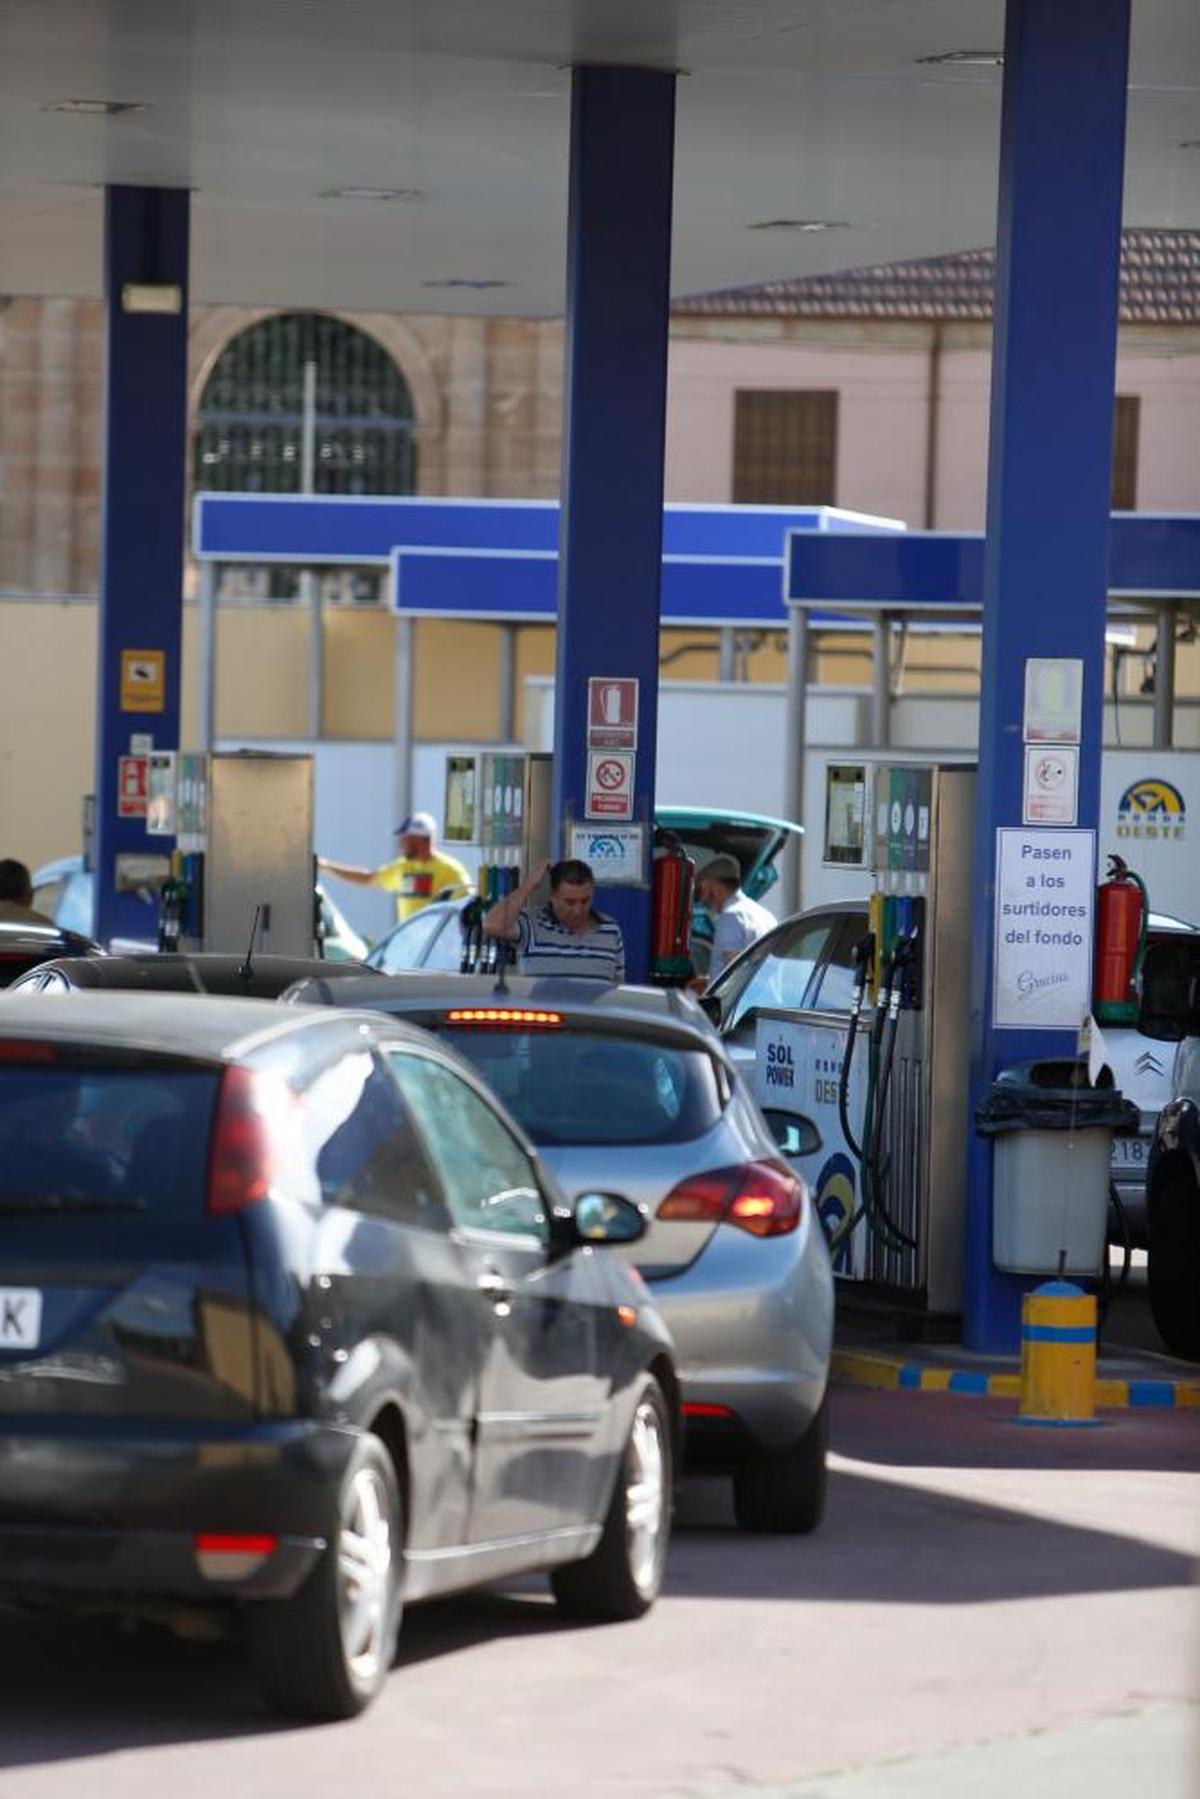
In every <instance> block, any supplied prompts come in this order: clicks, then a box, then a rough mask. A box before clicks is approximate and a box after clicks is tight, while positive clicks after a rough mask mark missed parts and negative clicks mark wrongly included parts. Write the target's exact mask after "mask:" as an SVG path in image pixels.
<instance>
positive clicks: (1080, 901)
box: [993, 829, 1096, 1031]
mask: <svg viewBox="0 0 1200 1799" xmlns="http://www.w3.org/2000/svg"><path fill="white" fill-rule="evenodd" d="M1095 880H1096V835H1095V832H1094V831H1051V830H1037V829H1032V830H1023V831H1022V830H1001V831H997V833H996V976H995V980H996V991H995V1006H994V1009H993V1022H994V1023H995V1024H996V1025H997V1026H998V1027H999V1028H1000V1029H1003V1030H1031V1031H1078V1030H1079V1028H1080V1026H1081V1025H1082V1023H1083V1020H1084V1017H1085V1016H1086V1014H1087V1013H1088V1011H1089V1010H1090V1008H1091V995H1092V911H1093V906H1094V903H1095Z"/></svg>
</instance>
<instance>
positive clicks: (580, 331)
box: [554, 68, 675, 980]
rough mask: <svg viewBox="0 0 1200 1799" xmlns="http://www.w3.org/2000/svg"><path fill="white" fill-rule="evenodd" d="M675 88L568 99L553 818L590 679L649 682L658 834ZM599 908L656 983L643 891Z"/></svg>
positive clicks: (650, 774)
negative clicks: (651, 970)
mask: <svg viewBox="0 0 1200 1799" xmlns="http://www.w3.org/2000/svg"><path fill="white" fill-rule="evenodd" d="M674 129H675V78H674V76H673V75H670V74H661V73H658V72H655V71H651V70H646V69H627V68H584V69H576V70H575V73H574V76H573V78H572V87H571V198H570V218H569V225H568V258H567V343H566V380H565V387H566V395H565V409H564V422H563V488H562V510H561V518H560V539H559V591H558V648H557V669H556V678H557V685H556V693H555V713H554V759H555V760H554V771H555V782H554V813H555V819H556V821H557V822H558V825H559V827H560V836H561V826H562V823H563V821H564V820H565V819H567V818H571V819H573V820H575V821H576V822H578V823H583V822H584V811H585V802H586V798H587V793H586V787H587V772H588V758H587V746H586V738H587V682H588V676H589V675H611V676H619V677H628V676H633V677H635V678H636V679H637V680H638V682H639V684H640V688H639V708H638V729H637V745H636V762H635V765H634V797H633V810H634V819H635V821H636V822H639V823H641V824H643V825H644V826H645V827H646V831H647V836H648V837H649V834H650V829H651V827H652V824H653V816H654V755H655V743H656V737H657V722H658V620H659V578H660V570H661V559H662V506H663V445H664V434H665V428H666V400H667V327H668V322H669V314H670V258H671V176H672V159H673V144H674ZM600 904H601V906H602V907H603V908H604V909H605V910H606V911H609V912H611V913H612V914H614V915H615V916H616V917H617V918H618V919H619V920H620V923H621V927H622V930H623V932H624V934H625V945H626V960H627V968H628V977H629V979H631V980H644V979H645V978H646V977H647V974H648V972H649V953H650V899H649V894H648V892H645V891H642V890H636V889H628V888H626V889H617V888H610V889H608V890H607V891H606V892H603V893H602V894H601V895H600Z"/></svg>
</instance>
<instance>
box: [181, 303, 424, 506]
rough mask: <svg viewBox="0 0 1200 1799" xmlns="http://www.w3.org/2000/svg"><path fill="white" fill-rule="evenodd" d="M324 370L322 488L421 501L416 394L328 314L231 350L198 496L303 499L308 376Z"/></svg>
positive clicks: (290, 321) (204, 430) (316, 458)
mask: <svg viewBox="0 0 1200 1799" xmlns="http://www.w3.org/2000/svg"><path fill="white" fill-rule="evenodd" d="M310 362H311V363H315V364H316V404H315V409H314V421H313V428H314V445H313V449H314V455H313V488H314V490H315V491H316V492H317V493H352V494H353V493H412V492H413V490H414V488H415V485H416V452H415V447H414V443H413V405H412V395H411V394H410V393H409V391H408V385H407V383H406V382H405V379H404V376H403V375H402V374H401V373H400V370H399V369H398V368H397V367H396V364H395V363H394V362H393V361H392V359H391V357H390V356H389V355H388V353H387V351H386V350H385V349H384V348H383V347H382V345H380V344H378V343H376V341H375V339H374V338H373V337H368V336H367V334H366V332H365V331H359V330H357V329H356V328H355V326H353V325H348V324H346V323H345V322H344V321H343V320H342V319H338V318H332V317H330V316H329V315H328V314H326V313H314V312H290V313H283V314H281V315H280V316H278V317H275V318H269V319H263V320H262V321H261V322H260V323H259V324H257V325H251V326H249V327H248V329H247V330H245V331H242V332H240V333H239V334H238V336H237V337H235V338H234V339H233V340H232V341H231V342H230V343H228V344H227V345H226V346H225V348H224V350H222V352H221V354H220V356H219V357H218V358H217V361H216V364H215V366H214V368H213V371H212V373H211V375H210V376H209V378H208V380H207V382H206V383H205V386H204V393H203V395H202V396H201V399H200V416H199V426H198V429H197V432H196V444H195V461H194V469H193V474H194V478H195V485H196V486H197V488H208V489H219V490H221V491H223V492H230V493H299V492H300V491H301V486H302V480H301V475H302V469H303V464H304V429H305V418H304V390H305V377H304V369H305V364H306V363H310Z"/></svg>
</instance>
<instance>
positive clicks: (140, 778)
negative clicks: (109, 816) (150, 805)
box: [117, 756, 150, 818]
mask: <svg viewBox="0 0 1200 1799" xmlns="http://www.w3.org/2000/svg"><path fill="white" fill-rule="evenodd" d="M149 785H150V758H149V756H118V757H117V817H118V818H145V816H146V796H147V793H148V791H149Z"/></svg>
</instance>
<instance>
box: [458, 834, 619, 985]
mask: <svg viewBox="0 0 1200 1799" xmlns="http://www.w3.org/2000/svg"><path fill="white" fill-rule="evenodd" d="M547 875H549V876H550V894H549V897H548V898H547V900H546V902H545V904H544V905H540V906H531V905H530V904H529V903H528V902H529V898H530V895H531V894H532V893H533V892H534V891H535V889H536V888H538V887H539V886H540V885H541V883H542V882H543V881H544V880H545V878H546V876H547ZM595 896H596V880H595V876H594V875H593V874H592V871H591V869H590V868H589V867H588V865H587V863H586V862H577V861H575V860H573V859H572V860H569V861H566V862H555V863H554V864H553V866H551V864H550V863H549V862H543V863H542V864H541V865H540V866H539V867H538V868H536V869H534V871H533V873H532V874H530V875H527V876H526V878H525V879H524V880H523V881H522V882H521V884H520V886H519V887H515V888H514V889H513V891H512V892H511V893H508V894H506V895H505V896H504V898H503V899H502V900H497V901H496V904H495V905H494V906H492V907H491V908H490V909H489V910H488V911H487V912H485V913H484V915H483V929H484V933H485V935H486V936H488V937H498V938H499V939H500V940H501V941H502V942H504V943H515V944H516V945H517V967H518V969H519V971H520V973H521V974H533V975H551V976H555V977H557V976H559V975H575V976H582V977H583V978H584V979H585V980H592V981H609V982H617V981H623V980H624V979H625V944H624V941H623V939H622V937H621V927H620V925H619V924H618V923H617V921H616V919H615V918H609V917H608V915H607V914H606V913H604V912H597V911H596V908H595V906H594V904H593V901H594V899H595Z"/></svg>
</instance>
